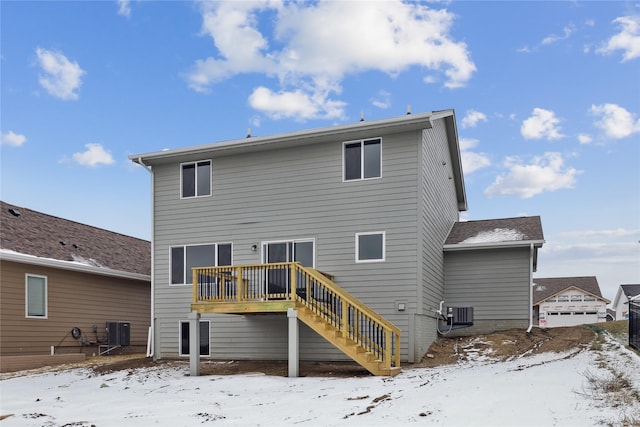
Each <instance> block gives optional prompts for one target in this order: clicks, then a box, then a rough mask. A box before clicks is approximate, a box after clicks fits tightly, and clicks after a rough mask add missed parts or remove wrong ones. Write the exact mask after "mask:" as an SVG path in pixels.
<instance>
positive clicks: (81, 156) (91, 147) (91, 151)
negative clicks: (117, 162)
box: [73, 143, 113, 167]
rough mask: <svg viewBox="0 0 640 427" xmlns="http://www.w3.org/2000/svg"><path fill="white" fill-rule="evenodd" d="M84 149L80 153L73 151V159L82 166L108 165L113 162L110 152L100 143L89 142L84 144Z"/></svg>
mask: <svg viewBox="0 0 640 427" xmlns="http://www.w3.org/2000/svg"><path fill="white" fill-rule="evenodd" d="M85 148H86V149H87V150H86V151H84V152H82V153H74V154H73V160H75V161H76V163H78V164H80V165H83V166H91V167H94V166H98V165H100V164H103V165H110V164H112V163H113V157H112V156H111V153H109V152H108V151H106V150H105V149H104V148H103V147H102V145H100V144H95V143H90V144H85Z"/></svg>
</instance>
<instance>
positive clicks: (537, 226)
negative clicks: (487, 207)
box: [444, 216, 544, 249]
mask: <svg viewBox="0 0 640 427" xmlns="http://www.w3.org/2000/svg"><path fill="white" fill-rule="evenodd" d="M530 243H535V244H536V245H537V246H542V243H544V234H543V233H542V222H541V221H540V217H539V216H523V217H517V218H502V219H486V220H479V221H458V222H456V223H455V224H453V227H452V228H451V231H450V232H449V236H447V240H445V242H444V244H445V247H447V248H448V249H453V246H454V245H461V246H495V245H505V244H511V245H513V244H515V245H522V244H526V245H529V244H530Z"/></svg>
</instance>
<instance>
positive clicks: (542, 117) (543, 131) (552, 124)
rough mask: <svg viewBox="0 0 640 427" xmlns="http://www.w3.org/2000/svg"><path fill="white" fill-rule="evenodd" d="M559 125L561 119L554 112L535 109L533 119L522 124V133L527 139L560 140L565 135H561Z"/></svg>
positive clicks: (530, 118)
mask: <svg viewBox="0 0 640 427" xmlns="http://www.w3.org/2000/svg"><path fill="white" fill-rule="evenodd" d="M559 124H560V119H558V118H557V117H556V115H555V113H554V112H553V111H550V110H545V109H543V108H534V109H533V113H532V115H531V117H529V118H528V119H526V120H524V121H523V122H522V126H521V127H520V133H521V134H522V136H523V137H525V138H526V139H541V138H546V139H548V140H552V139H560V138H563V137H564V135H563V134H561V133H560V126H559Z"/></svg>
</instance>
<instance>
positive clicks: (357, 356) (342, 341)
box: [297, 306, 401, 376]
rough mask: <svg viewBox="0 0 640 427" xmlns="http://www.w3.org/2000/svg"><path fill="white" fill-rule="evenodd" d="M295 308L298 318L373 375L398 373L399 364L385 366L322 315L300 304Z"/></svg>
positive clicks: (380, 360) (394, 374)
mask: <svg viewBox="0 0 640 427" xmlns="http://www.w3.org/2000/svg"><path fill="white" fill-rule="evenodd" d="M297 310H298V319H300V320H302V321H303V322H304V323H305V324H306V325H307V326H309V327H310V328H311V329H313V330H314V331H315V332H317V333H318V334H319V335H320V336H321V337H323V338H324V339H326V340H327V341H329V342H330V343H331V344H333V345H334V346H335V347H336V348H338V349H339V350H340V351H342V352H343V353H344V354H346V355H347V356H349V357H350V358H351V359H353V360H354V361H355V362H357V363H358V364H360V366H362V367H363V368H365V369H366V370H367V371H369V372H371V373H372V374H373V375H384V376H396V375H397V374H399V373H400V371H401V368H400V366H399V365H398V366H391V367H387V366H386V363H385V362H384V360H382V359H381V358H380V357H379V356H377V355H376V354H375V353H373V352H371V351H368V350H367V349H366V348H365V347H364V346H362V345H360V344H359V343H357V342H355V341H353V340H351V339H349V338H347V337H345V336H344V334H343V333H342V332H341V331H340V330H339V329H338V328H336V327H334V326H333V325H331V323H329V322H327V321H326V320H325V319H324V318H323V317H322V316H318V315H317V314H315V313H314V312H313V311H312V310H310V309H309V308H307V307H305V306H300V307H298V308H297Z"/></svg>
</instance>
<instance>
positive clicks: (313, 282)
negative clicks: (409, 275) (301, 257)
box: [191, 263, 400, 375]
mask: <svg viewBox="0 0 640 427" xmlns="http://www.w3.org/2000/svg"><path fill="white" fill-rule="evenodd" d="M290 308H292V309H296V310H297V312H298V317H299V319H300V320H301V321H303V322H304V323H305V324H307V325H308V326H309V327H310V328H311V329H313V330H314V331H316V332H317V333H318V334H320V335H321V336H322V337H324V338H325V339H326V340H327V341H329V342H330V343H332V344H333V345H334V346H335V347H337V348H338V349H340V350H341V351H342V352H343V353H345V354H346V355H347V356H349V357H351V358H352V359H353V360H355V361H356V362H358V363H360V365H362V366H363V367H365V368H366V369H368V370H369V371H370V372H371V373H373V374H374V375H396V374H397V373H399V372H400V330H399V329H398V328H397V327H396V326H395V325H393V324H392V323H390V322H389V321H387V320H386V319H384V318H383V317H382V316H380V315H379V314H378V313H376V312H375V311H373V310H372V309H370V308H369V307H368V306H366V305H365V304H363V303H362V302H361V301H359V300H358V299H356V298H355V297H353V296H352V295H350V294H349V293H348V292H346V291H345V290H344V289H342V288H340V287H339V286H338V285H337V284H336V283H334V282H333V276H331V275H329V274H327V273H323V272H320V271H318V270H315V269H312V268H307V267H302V266H301V265H300V264H299V263H275V264H253V265H236V266H224V267H199V268H194V269H193V301H192V304H191V310H192V311H196V312H199V313H226V314H260V313H285V312H287V310H288V309H290Z"/></svg>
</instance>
